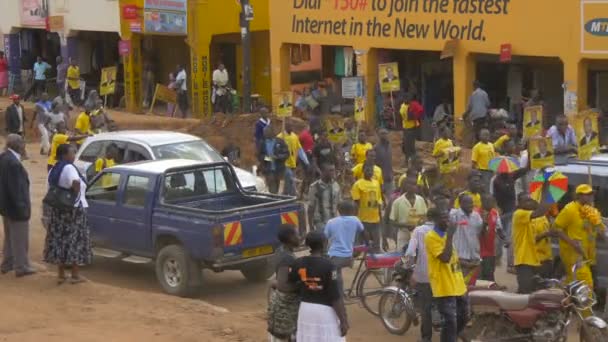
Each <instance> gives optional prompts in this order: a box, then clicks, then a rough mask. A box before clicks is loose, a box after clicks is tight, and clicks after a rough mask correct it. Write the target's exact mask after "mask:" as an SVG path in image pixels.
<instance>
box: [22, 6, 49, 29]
mask: <svg viewBox="0 0 608 342" xmlns="http://www.w3.org/2000/svg"><path fill="white" fill-rule="evenodd" d="M48 15H49V3H48V0H21V25H23V26H27V27H37V28H46V18H47V17H48Z"/></svg>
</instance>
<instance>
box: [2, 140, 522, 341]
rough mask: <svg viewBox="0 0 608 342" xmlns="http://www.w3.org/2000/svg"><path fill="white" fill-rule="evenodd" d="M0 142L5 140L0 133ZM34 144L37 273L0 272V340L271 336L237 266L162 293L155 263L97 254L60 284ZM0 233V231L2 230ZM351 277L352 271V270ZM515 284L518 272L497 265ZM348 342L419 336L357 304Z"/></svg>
mask: <svg viewBox="0 0 608 342" xmlns="http://www.w3.org/2000/svg"><path fill="white" fill-rule="evenodd" d="M0 146H2V147H3V146H4V141H3V139H2V138H0ZM38 149H39V146H38V144H37V143H30V144H28V154H29V156H30V159H29V160H27V161H25V162H24V164H25V166H26V168H27V169H28V171H29V173H30V180H31V192H32V203H33V216H32V220H31V238H30V254H31V258H32V260H33V261H34V262H35V265H36V267H37V268H38V269H40V272H39V274H37V275H35V276H32V277H27V278H23V279H16V278H15V277H14V276H13V275H12V274H8V275H3V276H0V303H2V307H3V309H2V310H0V341H18V342H29V341H40V340H41V339H44V340H45V341H49V342H54V341H78V342H80V341H83V342H87V341H104V342H106V341H128V342H131V341H176V342H178V341H210V342H214V341H251V342H253V341H266V340H267V338H266V332H265V329H266V324H265V320H264V315H265V308H266V302H265V296H266V285H265V284H251V283H248V282H247V281H246V280H245V279H244V278H243V277H242V275H241V274H240V273H238V272H225V273H221V274H213V273H212V272H206V273H205V276H206V278H205V285H204V290H203V292H202V293H201V295H200V298H198V299H181V298H175V297H171V296H168V295H165V294H163V293H162V292H161V291H160V289H159V287H158V285H157V282H156V278H155V275H154V270H153V267H151V265H133V264H127V263H123V262H119V261H113V260H106V259H101V258H96V259H95V261H94V264H93V265H92V266H90V267H87V268H86V269H84V270H83V274H84V276H86V277H87V278H88V279H89V280H90V281H89V282H88V283H86V284H80V285H69V284H65V285H61V286H57V285H56V283H55V278H54V277H55V274H54V270H53V269H52V268H50V267H48V266H47V265H44V264H42V263H41V255H42V248H43V243H44V237H45V232H44V230H43V228H42V226H41V224H40V214H41V213H40V202H41V199H42V197H43V195H44V193H45V191H46V158H44V157H42V156H40V155H39V154H38ZM0 236H1V234H0ZM346 276H347V280H348V277H349V276H352V273H351V274H347V275H346ZM499 278H500V279H501V280H503V283H506V284H507V285H511V286H512V285H513V281H514V279H513V276H508V277H507V276H506V275H505V273H504V272H503V271H500V272H499ZM348 314H349V318H350V324H351V327H352V328H351V331H350V332H349V335H348V341H361V342H363V341H373V340H376V341H387V342H391V341H400V342H403V341H416V340H417V339H418V336H419V334H418V328H415V327H413V328H412V329H411V330H410V332H409V333H408V334H407V336H391V335H389V334H388V333H387V332H386V331H385V330H384V328H383V326H382V324H381V323H380V321H379V320H377V319H376V318H373V317H372V316H371V315H369V314H368V313H367V312H366V311H365V310H364V309H362V308H360V307H358V306H357V305H352V306H349V307H348Z"/></svg>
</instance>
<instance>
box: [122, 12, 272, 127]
mask: <svg viewBox="0 0 608 342" xmlns="http://www.w3.org/2000/svg"><path fill="white" fill-rule="evenodd" d="M167 4H168V5H171V6H178V7H180V8H181V9H180V8H175V7H174V8H169V7H166V6H165V7H163V5H162V1H161V2H159V1H152V0H120V7H121V10H120V13H121V39H122V40H124V41H125V42H128V43H125V44H127V45H128V46H130V51H129V53H128V54H127V55H125V61H126V62H125V81H126V88H127V96H126V101H127V108H128V109H129V110H131V111H134V112H138V111H141V110H143V109H145V108H144V107H145V105H147V104H149V97H150V92H151V91H152V88H151V87H150V86H149V84H154V83H163V84H164V83H167V82H168V74H169V73H171V72H174V71H175V69H176V66H177V65H178V64H180V65H184V66H185V68H186V71H187V75H188V91H189V103H190V111H191V112H192V114H193V115H194V116H199V117H201V116H209V115H211V113H212V103H211V97H212V91H213V88H212V80H211V77H212V73H213V70H214V69H215V68H216V67H217V65H218V64H219V63H220V62H221V63H223V64H224V65H225V66H226V69H227V70H228V73H229V77H230V85H231V86H232V87H233V88H235V89H236V90H237V92H238V93H239V94H240V93H241V92H242V48H241V27H240V21H239V14H240V12H241V6H240V5H239V3H238V2H237V1H214V0H179V1H178V0H175V1H170V2H166V4H165V5H167ZM159 5H160V7H159ZM251 5H252V6H253V8H254V12H255V14H254V18H253V20H251V21H250V25H251V29H250V30H251V38H252V67H251V71H252V72H251V76H252V82H251V83H252V91H253V93H257V94H259V95H260V97H261V98H262V99H265V101H266V102H269V101H270V97H271V85H270V80H271V77H270V59H269V48H270V34H269V30H268V23H269V20H268V13H269V10H268V1H267V0H251ZM157 13H158V14H157ZM169 15H174V17H173V18H174V19H168V20H173V21H175V20H178V21H179V22H184V25H165V26H163V25H160V24H159V25H156V27H157V28H154V27H152V26H150V24H149V23H147V21H148V19H150V18H155V17H156V18H160V19H159V20H160V21H163V20H164V19H162V18H169V17H170V16H169ZM148 69H154V70H155V71H156V72H155V73H156V75H157V76H156V77H155V79H154V82H151V81H150V80H149V77H146V73H147V70H148Z"/></svg>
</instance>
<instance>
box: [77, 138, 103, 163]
mask: <svg viewBox="0 0 608 342" xmlns="http://www.w3.org/2000/svg"><path fill="white" fill-rule="evenodd" d="M104 144H105V142H103V141H95V142H92V143H90V144H89V145H88V146H87V147H86V148H85V149H84V151H82V153H81V154H80V160H83V161H86V162H89V163H94V162H95V161H96V160H97V158H99V156H101V154H102V152H103V150H104Z"/></svg>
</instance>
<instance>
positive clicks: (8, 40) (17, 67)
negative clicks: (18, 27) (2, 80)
mask: <svg viewBox="0 0 608 342" xmlns="http://www.w3.org/2000/svg"><path fill="white" fill-rule="evenodd" d="M19 45H20V42H19V34H18V33H12V34H5V35H4V53H5V57H6V59H7V61H8V71H9V86H8V92H9V93H13V92H15V91H18V90H20V89H21V60H20V59H21V51H20V49H19Z"/></svg>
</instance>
